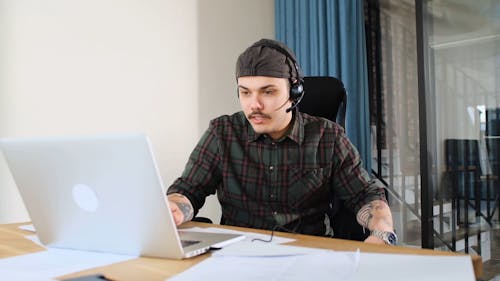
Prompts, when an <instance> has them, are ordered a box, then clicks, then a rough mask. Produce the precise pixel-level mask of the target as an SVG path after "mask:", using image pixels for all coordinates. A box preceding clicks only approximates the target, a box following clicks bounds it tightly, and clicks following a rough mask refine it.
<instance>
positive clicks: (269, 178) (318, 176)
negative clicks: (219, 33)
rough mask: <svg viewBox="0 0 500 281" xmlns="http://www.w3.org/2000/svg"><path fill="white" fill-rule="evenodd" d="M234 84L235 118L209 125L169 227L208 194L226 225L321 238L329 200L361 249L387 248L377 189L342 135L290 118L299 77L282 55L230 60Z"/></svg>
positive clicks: (174, 196)
mask: <svg viewBox="0 0 500 281" xmlns="http://www.w3.org/2000/svg"><path fill="white" fill-rule="evenodd" d="M236 78H237V83H238V98H239V102H240V105H241V109H242V111H240V112H237V113H234V114H233V115H230V116H228V115H224V116H221V117H219V118H216V119H214V120H212V121H211V122H210V126H209V128H208V129H207V130H206V131H205V133H204V135H203V136H202V138H201V139H200V141H199V142H198V144H197V146H196V147H195V149H194V151H193V152H192V154H191V156H190V158H189V161H188V163H187V165H186V167H185V170H184V172H183V174H182V176H181V177H180V178H178V179H177V180H176V181H175V182H174V183H173V184H172V186H170V188H169V190H168V199H169V202H170V206H171V211H172V213H173V215H174V218H175V222H176V224H178V225H179V224H181V223H183V222H186V221H189V220H191V219H192V218H193V216H194V215H196V213H197V212H198V210H199V209H200V208H201V207H202V206H203V204H204V202H205V198H206V196H208V195H210V194H214V193H215V192H217V197H218V200H219V202H220V203H221V207H222V216H223V218H224V223H225V224H228V225H236V226H245V227H253V228H262V229H276V228H277V229H280V230H285V231H293V232H300V233H305V234H312V235H328V234H331V232H332V229H331V226H330V223H329V217H328V216H327V212H328V209H329V208H330V206H329V203H330V198H331V196H332V194H333V195H334V196H338V197H339V198H341V199H342V200H344V201H345V202H346V204H347V206H349V207H350V208H351V209H352V210H353V211H354V213H356V214H357V220H358V222H359V224H360V225H361V226H363V227H364V228H366V229H369V230H370V231H371V232H370V233H371V235H370V236H369V237H368V238H367V239H366V240H365V242H371V243H379V244H383V243H386V244H394V243H395V239H396V237H395V235H394V233H393V222H392V216H391V212H390V209H389V207H388V205H387V203H386V199H385V193H384V188H383V186H382V185H381V184H380V183H379V182H378V181H377V180H373V179H371V178H370V177H369V175H368V173H367V172H366V171H365V170H363V168H362V165H361V159H360V157H359V154H358V152H357V150H356V149H355V148H354V146H353V145H352V144H351V142H350V141H349V140H348V139H347V137H346V135H345V134H344V131H343V129H342V128H341V127H340V126H338V125H337V124H336V123H334V122H331V121H329V120H326V119H324V118H319V117H313V116H309V115H307V114H304V113H301V112H299V111H298V110H297V108H296V106H297V104H298V102H300V99H301V98H302V95H304V93H303V89H302V84H301V83H302V79H303V76H302V74H301V71H300V69H299V67H298V65H297V62H296V60H295V56H294V54H293V53H292V52H291V51H290V50H289V49H288V48H287V46H285V45H284V44H282V43H281V42H278V41H274V40H269V39H262V40H260V41H258V42H256V43H255V44H253V45H252V46H250V47H249V48H247V49H246V50H245V51H244V52H243V53H242V54H241V55H240V56H239V57H238V61H237V63H236ZM305 94H307V93H305ZM333 223H335V222H333Z"/></svg>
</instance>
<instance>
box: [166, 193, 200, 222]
mask: <svg viewBox="0 0 500 281" xmlns="http://www.w3.org/2000/svg"><path fill="white" fill-rule="evenodd" d="M168 198H169V200H172V201H173V202H175V204H177V207H179V210H180V211H181V213H182V215H183V216H184V220H183V222H186V221H189V220H191V219H192V218H193V216H194V209H193V205H191V202H190V201H189V199H188V198H187V197H186V196H184V195H182V194H180V193H172V194H169V195H168Z"/></svg>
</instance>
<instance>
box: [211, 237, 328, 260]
mask: <svg viewBox="0 0 500 281" xmlns="http://www.w3.org/2000/svg"><path fill="white" fill-rule="evenodd" d="M324 251H327V250H324V249H315V248H306V247H297V246H288V245H279V244H271V243H266V242H260V241H254V242H248V241H243V242H239V243H235V244H232V245H229V246H227V247H224V248H223V249H221V250H219V251H216V252H214V253H213V254H212V256H240V257H242V256H246V257H277V256H296V255H306V254H314V253H319V252H324Z"/></svg>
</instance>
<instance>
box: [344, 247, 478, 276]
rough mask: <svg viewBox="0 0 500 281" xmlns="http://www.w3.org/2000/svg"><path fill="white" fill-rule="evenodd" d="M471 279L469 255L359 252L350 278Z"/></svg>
mask: <svg viewBox="0 0 500 281" xmlns="http://www.w3.org/2000/svg"><path fill="white" fill-rule="evenodd" d="M364 280H373V281H378V280H380V281H400V280H405V281H422V280H425V281H442V280H453V281H474V280H476V279H475V276H474V269H473V267H472V261H471V257H470V256H466V255H463V256H458V255H457V256H428V255H402V254H378V253H361V255H360V258H359V267H358V270H357V271H356V273H355V274H354V277H353V279H352V280H351V281H364Z"/></svg>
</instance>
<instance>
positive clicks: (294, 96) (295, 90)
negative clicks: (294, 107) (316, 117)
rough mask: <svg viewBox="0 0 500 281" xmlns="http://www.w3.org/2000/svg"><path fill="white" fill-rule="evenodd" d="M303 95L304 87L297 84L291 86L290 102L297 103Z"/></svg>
mask: <svg viewBox="0 0 500 281" xmlns="http://www.w3.org/2000/svg"><path fill="white" fill-rule="evenodd" d="M303 94H304V86H302V83H300V82H298V83H295V84H292V85H291V87H290V99H291V100H292V101H297V100H298V99H300V97H301V96H302V95H303Z"/></svg>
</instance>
